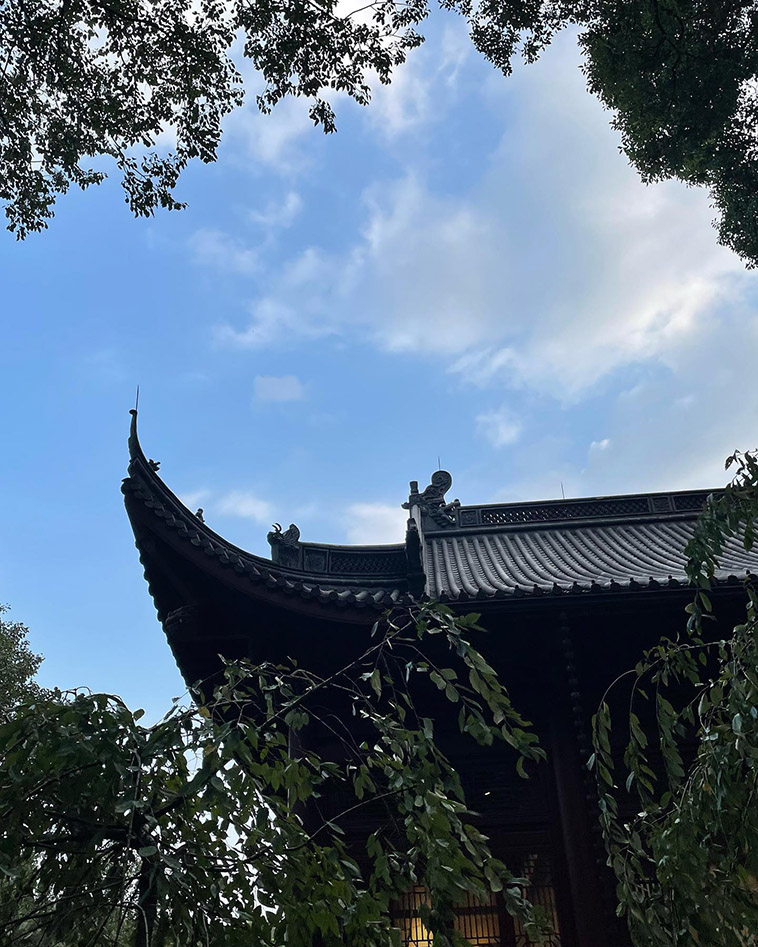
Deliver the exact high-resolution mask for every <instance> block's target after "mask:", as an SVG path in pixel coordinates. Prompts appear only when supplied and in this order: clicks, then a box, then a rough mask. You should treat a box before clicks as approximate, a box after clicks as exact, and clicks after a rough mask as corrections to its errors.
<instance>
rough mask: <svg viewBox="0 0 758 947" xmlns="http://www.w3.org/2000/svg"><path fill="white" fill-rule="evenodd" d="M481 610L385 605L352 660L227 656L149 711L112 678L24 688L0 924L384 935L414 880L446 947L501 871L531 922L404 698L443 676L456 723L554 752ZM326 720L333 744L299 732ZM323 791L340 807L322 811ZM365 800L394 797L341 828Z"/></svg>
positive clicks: (225, 944) (5, 746) (519, 749)
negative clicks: (62, 688) (394, 906)
mask: <svg viewBox="0 0 758 947" xmlns="http://www.w3.org/2000/svg"><path fill="white" fill-rule="evenodd" d="M477 617H478V616H469V617H468V618H463V619H458V618H455V617H454V616H453V615H452V613H451V612H450V611H448V610H446V609H442V608H437V609H430V608H427V607H422V608H420V609H418V610H417V611H415V612H414V613H413V614H411V615H409V614H408V613H400V614H399V615H397V616H395V617H394V618H391V617H390V618H387V620H386V621H383V622H382V623H381V624H380V626H378V627H377V629H376V634H375V636H374V640H373V643H372V644H371V645H370V647H369V648H368V649H367V650H366V652H365V653H364V654H363V656H362V657H361V658H360V659H359V660H357V661H354V662H350V663H349V664H348V665H347V666H345V667H344V668H342V669H339V670H337V669H335V671H334V673H332V674H330V675H329V676H326V677H325V676H319V675H317V674H315V673H313V672H310V671H308V670H306V669H305V668H301V667H298V666H297V665H295V664H293V663H288V664H285V665H273V664H268V663H264V664H260V665H257V666H253V665H251V664H249V663H246V662H243V663H241V664H229V665H226V667H225V671H224V675H223V680H222V681H221V682H220V683H218V685H217V687H216V688H215V690H214V692H213V695H212V696H208V695H206V696H204V694H205V690H206V689H205V688H203V689H199V690H196V691H195V696H196V697H197V699H198V700H199V701H200V703H199V704H198V705H197V706H190V707H184V706H181V705H180V704H179V703H177V704H176V705H175V706H174V708H173V709H172V710H171V711H170V712H169V713H168V714H167V715H166V716H165V717H164V718H163V719H162V720H161V721H160V722H159V723H157V724H155V725H153V726H143V725H142V724H141V723H140V722H139V719H140V712H137V713H131V712H130V711H129V710H128V708H127V707H126V706H125V705H124V704H123V702H122V701H121V700H119V699H118V698H115V697H110V696H108V695H104V694H95V695H91V694H88V693H84V692H81V691H79V692H72V693H70V694H68V695H65V696H64V698H63V699H59V700H51V699H43V700H40V701H37V702H35V703H34V704H29V705H27V706H26V707H25V708H24V709H23V710H22V711H20V712H19V713H18V714H17V715H16V716H15V717H14V718H13V719H12V720H11V721H10V722H9V723H6V724H5V725H4V726H3V727H2V728H0V839H1V841H0V872H2V874H3V876H4V878H5V880H4V881H3V882H0V884H1V885H2V890H0V941H2V943H4V944H27V943H28V944H35V945H36V944H56V945H66V947H68V945H76V947H84V945H96V944H100V943H108V944H109V945H115V947H117V945H130V947H148V945H151V947H191V945H194V944H197V945H200V944H207V943H212V944H213V945H214V947H234V945H245V947H249V945H251V944H256V945H260V947H265V945H269V947H281V944H282V943H283V942H285V941H286V943H287V944H288V945H290V947H312V944H313V943H314V941H318V942H319V943H321V944H323V945H324V947H337V945H339V947H350V945H354V947H380V945H381V947H389V945H399V933H398V931H397V930H393V929H392V927H391V924H390V920H389V918H388V908H389V906H390V902H391V899H392V898H393V897H395V896H398V895H400V894H402V893H403V892H404V891H406V890H407V889H408V888H409V887H410V886H411V885H413V884H415V883H421V882H423V883H424V884H425V885H426V886H427V888H428V891H429V895H430V897H429V902H428V905H427V906H426V907H424V908H423V909H422V916H423V920H424V923H425V924H426V925H427V926H428V927H429V928H430V929H431V930H432V931H434V932H436V935H437V939H436V940H435V943H436V944H437V945H438V947H445V945H450V947H461V945H463V944H465V943H466V942H465V941H464V940H463V939H462V937H461V936H460V935H459V934H458V933H456V932H455V931H454V930H453V926H452V918H453V913H452V912H453V906H454V905H455V903H457V902H459V901H460V900H461V899H462V897H463V896H464V895H465V893H466V892H469V893H472V894H473V895H474V896H475V897H478V898H482V899H487V898H488V897H489V896H490V892H500V891H502V892H503V897H504V899H505V903H506V906H507V908H508V910H510V911H511V912H513V913H514V914H516V915H517V916H519V917H520V918H521V919H522V922H523V923H524V924H525V926H526V929H527V930H528V931H531V932H535V931H538V930H539V929H540V922H539V919H538V918H537V917H536V915H535V911H534V909H532V907H531V906H530V904H529V902H528V901H527V900H526V899H525V897H524V885H525V883H524V881H523V879H518V878H515V877H513V876H512V875H511V873H510V872H509V871H508V869H507V867H506V866H505V865H504V864H503V863H501V862H500V861H498V860H497V859H495V858H493V857H492V856H491V854H490V852H489V850H488V848H487V842H486V839H485V838H484V836H482V834H481V833H480V832H479V831H478V830H477V829H476V828H475V826H474V825H473V824H472V822H471V820H470V818H469V813H468V811H467V809H466V806H465V802H464V798H463V793H462V790H461V784H460V780H459V777H458V775H457V773H456V771H455V770H454V769H453V767H452V766H451V764H450V762H449V761H448V760H447V758H446V757H445V755H444V754H443V753H442V752H441V750H440V749H439V747H438V745H437V743H436V742H435V738H434V726H433V723H432V720H431V719H430V718H429V717H427V716H422V715H421V708H420V705H419V702H418V701H417V702H416V704H414V701H413V699H412V698H411V692H414V693H415V694H419V693H423V692H424V689H426V690H427V691H429V690H430V691H431V693H433V694H439V695H440V696H441V695H444V696H445V697H446V698H447V699H448V701H449V702H450V707H451V712H452V713H453V714H454V715H457V716H458V724H459V727H460V730H461V731H462V732H464V733H466V734H468V735H469V736H470V737H471V738H472V739H474V740H475V741H476V742H477V743H480V744H483V745H489V744H492V743H493V742H494V741H500V742H501V743H502V742H505V743H506V744H508V745H509V746H511V747H512V748H513V750H514V751H515V758H516V760H517V761H518V766H519V769H520V771H522V772H523V767H524V764H525V761H526V762H528V761H538V760H540V759H541V758H542V757H543V755H544V754H543V751H542V749H541V748H540V747H539V745H538V743H537V738H536V737H535V735H534V734H533V733H532V732H531V731H530V729H529V725H528V723H526V722H525V721H524V720H523V719H522V718H521V717H520V716H519V714H518V713H517V712H516V711H515V710H514V708H513V707H512V705H511V702H510V700H509V698H508V695H507V693H506V691H505V689H504V688H503V686H502V685H501V684H500V683H499V681H498V679H497V677H496V675H495V673H494V671H493V670H492V668H491V667H490V666H489V665H488V664H487V662H486V661H485V659H484V658H483V657H482V655H481V654H480V652H479V651H477V650H476V649H475V648H474V647H472V645H471V644H470V643H469V640H468V638H469V635H470V632H471V631H472V630H476V629H477V625H476V619H477ZM435 643H436V644H435ZM431 644H434V645H435V647H434V648H431V647H430V645H431ZM440 644H442V647H440ZM431 651H434V654H436V655H440V654H441V655H443V656H444V655H445V654H447V655H448V659H449V660H450V663H451V666H449V667H447V666H441V665H440V664H439V663H437V662H436V661H435V660H433V659H432V658H431V657H430V652H431ZM335 699H336V700H338V701H340V702H341V703H342V704H343V705H344V708H345V709H346V710H347V711H348V712H349V713H350V717H349V718H348V719H350V720H351V722H350V724H349V726H346V727H345V728H344V735H343V730H342V727H341V724H340V722H339V720H338V719H337V717H336V716H334V715H333V713H332V712H330V711H328V709H326V708H328V707H329V705H330V702H332V701H334V700H335ZM314 730H319V731H320V732H322V733H323V732H324V731H328V732H330V733H331V734H332V735H333V736H334V737H335V738H338V739H337V742H338V744H339V751H338V752H335V753H333V754H331V756H329V755H328V754H325V753H323V752H318V751H317V747H316V746H315V745H309V737H310V738H311V740H312V734H313V732H314ZM348 731H350V732H349V733H348ZM356 734H357V736H356ZM359 741H360V742H359ZM329 799H331V800H334V799H342V800H343V802H342V804H341V811H340V812H331V814H326V815H325V814H324V813H329V811H330V810H328V806H327V803H328V800H329ZM366 805H371V806H372V807H373V808H374V809H375V808H376V807H377V806H379V807H380V809H381V810H382V811H383V813H384V814H383V816H382V817H381V818H380V819H379V820H378V822H379V824H378V825H377V827H376V828H375V829H374V831H372V832H371V833H370V834H369V835H368V837H367V838H366V839H365V842H364V843H362V844H358V843H356V842H355V839H353V842H352V843H351V845H347V844H346V841H345V835H344V832H345V829H346V828H347V829H348V830H349V829H350V824H351V821H350V820H351V818H354V816H355V814H356V812H358V811H360V809H361V808H362V807H363V806H366ZM324 807H327V808H324ZM106 935H107V936H106Z"/></svg>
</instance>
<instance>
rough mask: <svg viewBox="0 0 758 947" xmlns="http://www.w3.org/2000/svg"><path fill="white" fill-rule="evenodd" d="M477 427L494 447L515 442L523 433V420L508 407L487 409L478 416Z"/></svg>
mask: <svg viewBox="0 0 758 947" xmlns="http://www.w3.org/2000/svg"><path fill="white" fill-rule="evenodd" d="M476 427H477V430H478V431H479V433H480V434H481V435H482V437H485V438H486V439H487V440H488V441H489V442H490V444H491V445H492V446H493V447H506V446H507V445H508V444H514V443H515V442H516V441H517V440H518V439H519V436H520V435H521V422H520V421H519V420H518V419H517V418H515V417H514V416H513V414H512V413H511V411H509V410H508V408H498V409H496V410H494V411H486V412H484V413H483V414H480V415H478V416H477V419H476Z"/></svg>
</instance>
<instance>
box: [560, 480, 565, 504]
mask: <svg viewBox="0 0 758 947" xmlns="http://www.w3.org/2000/svg"><path fill="white" fill-rule="evenodd" d="M561 496H562V497H563V499H564V500H565V499H566V491H565V490H564V489H563V481H562V480H561Z"/></svg>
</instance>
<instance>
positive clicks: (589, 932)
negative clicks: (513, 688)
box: [550, 613, 614, 947]
mask: <svg viewBox="0 0 758 947" xmlns="http://www.w3.org/2000/svg"><path fill="white" fill-rule="evenodd" d="M557 636H558V642H557V643H558V645H559V649H560V650H559V653H560V654H561V655H562V658H563V667H562V668H556V673H555V678H554V680H555V698H554V701H553V704H552V707H551V722H550V732H551V746H550V760H551V762H552V766H553V772H554V774H555V785H556V797H557V804H558V813H559V818H560V823H561V834H562V838H563V848H564V851H565V856H566V866H567V874H568V878H567V881H568V887H569V891H570V895H571V903H572V906H573V914H574V924H575V930H576V944H577V947H611V945H612V944H613V942H614V941H613V939H612V937H613V935H612V934H611V932H610V931H609V926H608V923H607V911H608V907H609V905H608V904H607V903H606V899H605V898H604V897H603V894H602V891H603V889H605V888H606V887H607V886H606V884H605V883H604V882H605V879H603V880H602V881H601V878H600V872H599V869H600V868H601V867H602V862H603V861H604V858H603V855H602V849H601V846H602V839H601V838H600V837H599V831H600V826H599V824H597V820H594V819H593V816H594V812H593V811H592V810H593V809H594V804H595V799H594V798H593V785H594V784H593V783H592V782H591V774H589V773H588V772H587V770H586V768H585V764H586V761H587V759H589V756H590V753H591V749H590V736H589V732H588V728H587V726H586V717H585V714H584V708H583V706H582V700H581V692H580V687H579V679H578V676H577V668H576V665H575V662H574V651H573V646H572V641H571V629H570V627H569V622H568V618H567V616H566V614H565V613H562V614H561V615H560V616H559V620H558V628H557ZM593 825H594V826H596V830H597V831H596V830H595V828H594V827H593ZM598 843H599V845H598ZM599 861H600V863H601V864H598V862H599Z"/></svg>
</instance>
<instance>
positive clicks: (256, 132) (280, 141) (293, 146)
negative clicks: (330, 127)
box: [224, 70, 322, 175]
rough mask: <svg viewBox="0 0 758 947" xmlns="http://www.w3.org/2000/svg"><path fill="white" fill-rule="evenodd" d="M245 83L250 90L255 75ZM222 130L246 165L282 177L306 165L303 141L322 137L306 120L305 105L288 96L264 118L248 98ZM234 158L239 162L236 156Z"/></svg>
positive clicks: (232, 114) (228, 119) (306, 159)
mask: <svg viewBox="0 0 758 947" xmlns="http://www.w3.org/2000/svg"><path fill="white" fill-rule="evenodd" d="M243 71H244V72H247V71H248V70H243ZM247 83H248V85H249V87H250V88H252V87H253V84H254V83H255V76H254V74H253V75H252V76H251V77H250V78H249V79H248V80H247ZM224 129H225V137H226V138H227V141H228V144H229V145H230V146H231V147H232V148H234V149H235V151H236V150H237V149H238V148H239V147H240V146H241V148H242V150H243V151H244V153H245V155H246V159H247V161H248V162H249V159H250V158H252V159H253V160H254V161H255V162H256V163H257V164H260V165H264V166H266V167H268V168H271V169H273V170H275V171H279V172H281V173H282V174H285V175H291V174H293V173H296V172H298V171H300V170H302V169H303V168H304V167H305V166H306V164H307V162H308V157H307V154H306V152H305V149H303V148H302V147H301V145H302V140H303V138H304V137H305V136H306V135H309V134H310V135H319V134H322V133H321V132H320V131H318V130H317V129H314V127H313V122H312V120H311V119H310V118H309V117H308V103H307V102H306V101H305V100H304V99H298V98H293V97H291V96H290V97H288V98H285V99H283V100H282V101H281V102H279V103H278V104H277V105H276V106H275V107H274V109H273V110H272V112H271V114H270V115H264V114H263V113H262V112H261V111H260V110H259V109H258V107H257V105H256V104H255V101H254V100H253V98H252V97H250V99H249V101H247V102H246V103H245V105H243V106H242V107H241V108H238V109H236V110H235V111H234V112H232V113H231V114H230V115H229V116H228V117H227V119H226V122H225V124H224ZM237 159H238V160H240V159H239V155H237Z"/></svg>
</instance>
